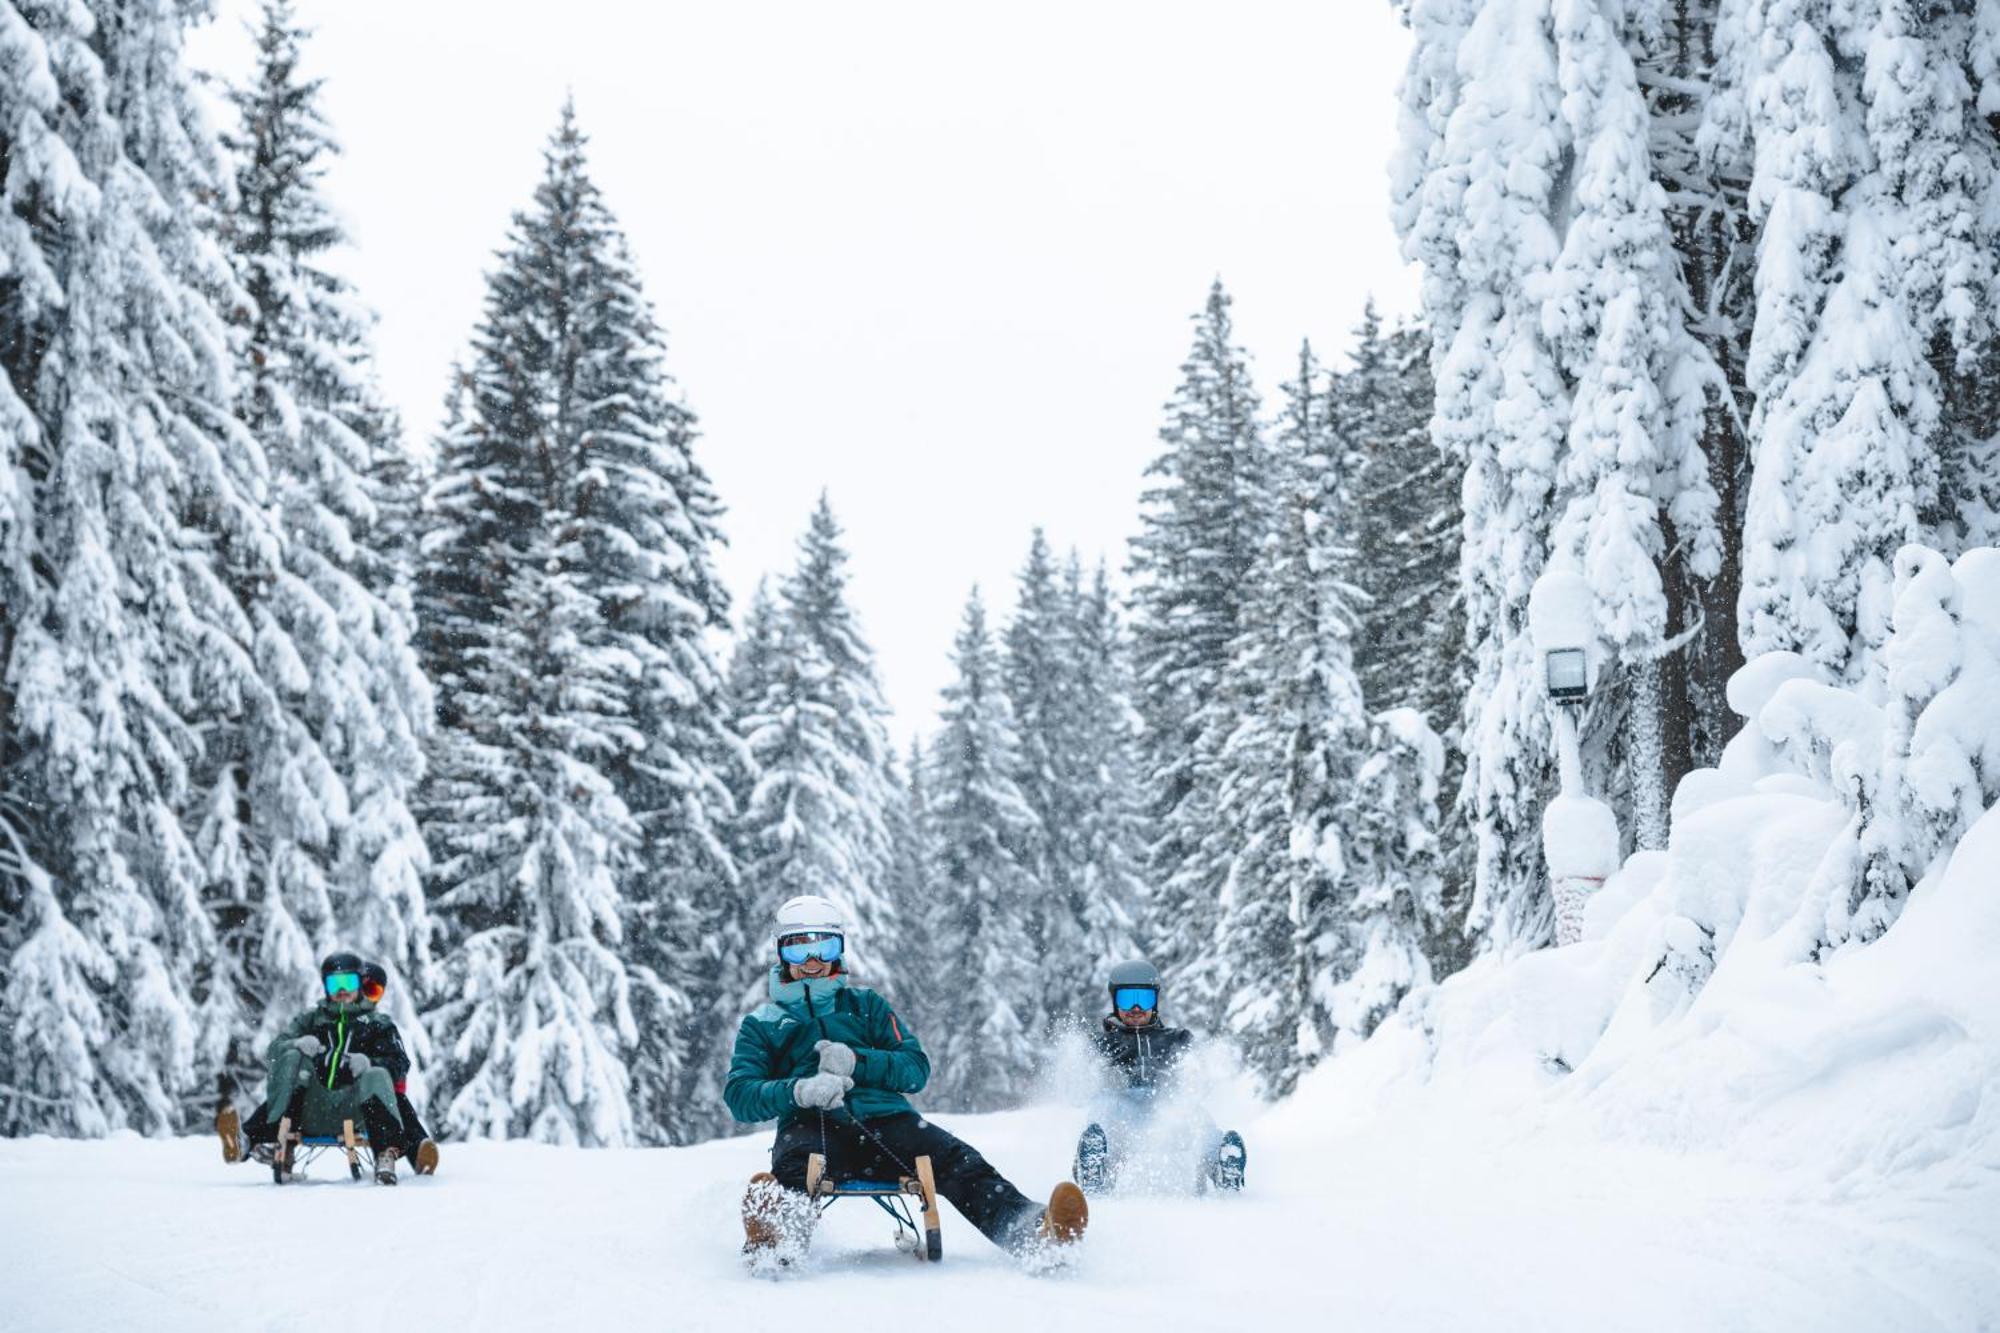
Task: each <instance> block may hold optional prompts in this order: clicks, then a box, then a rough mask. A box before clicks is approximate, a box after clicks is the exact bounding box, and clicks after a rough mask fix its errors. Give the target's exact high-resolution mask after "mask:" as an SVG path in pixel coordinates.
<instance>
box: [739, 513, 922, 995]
mask: <svg viewBox="0 0 2000 1333" xmlns="http://www.w3.org/2000/svg"><path fill="white" fill-rule="evenodd" d="M847 577H848V576H847V552H846V550H845V549H844V548H843V547H842V545H841V531H840V525H839V523H838V521H837V520H836V519H835V518H834V514H833V508H832V505H831V503H830V502H829V501H828V500H827V498H826V496H824V495H822V496H821V497H820V500H819V503H818V505H817V506H816V507H815V508H814V510H813V514H812V518H811V521H810V522H809V523H808V525H807V528H806V532H805V535H804V536H803V537H802V538H801V539H800V541H799V562H798V565H797V567H796V568H795V569H794V570H793V571H792V573H791V574H790V575H788V576H787V577H786V578H785V580H784V582H783V584H782V585H781V587H780V590H779V598H778V601H777V603H776V604H775V605H772V604H770V603H768V602H764V601H762V599H760V603H759V605H757V606H753V608H752V611H751V616H750V621H749V625H748V632H747V633H746V636H745V641H744V643H743V645H742V646H741V647H740V648H739V650H738V654H737V658H736V664H735V670H734V678H735V690H734V692H735V694H736V706H737V708H738V709H739V714H738V719H737V729H738V733H739V734H740V735H741V736H742V737H743V740H744V743H745V744H746V745H747V746H748V749H749V753H750V756H751V759H752V761H753V762H754V763H755V765H756V770H755V772H756V776H755V783H754V786H753V787H752V789H751V791H750V793H749V796H748V798H747V799H746V800H745V802H744V803H743V812H742V815H741V817H740V818H739V821H738V826H737V837H736V844H737V847H738V849H739V851H738V855H739V857H740V858H741V861H742V865H743V882H744V883H745V884H746V885H747V886H748V888H747V890H746V891H745V893H744V894H743V896H742V901H741V909H742V912H741V917H740V919H741V920H742V921H743V922H745V923H746V924H745V927H744V930H745V934H746V936H747V938H749V939H751V940H753V941H759V942H762V941H765V940H766V939H767V938H768V936H767V931H768V927H769V925H770V922H771V920H772V917H773V916H774V914H775V913H776V910H777V907H778V905H779V904H780V903H782V902H784V901H785V899H787V898H791V897H794V896H796V895H799V894H806V893H812V894H819V895H822V896H824V897H827V898H831V899H832V900H833V901H834V902H836V903H839V904H841V906H843V907H844V908H846V910H847V911H848V912H849V913H851V914H852V915H851V918H850V920H851V925H852V928H853V934H852V936H851V938H850V941H849V954H850V958H849V962H850V965H851V967H852V970H853V971H854V973H855V974H856V975H857V976H858V977H859V978H860V979H861V980H863V981H864V982H866V983H867V984H869V985H880V986H885V987H887V988H889V989H891V991H892V993H893V983H894V980H895V977H896V969H895V962H896V958H895V950H896V946H897V943H898V941H899V940H900V936H901V926H900V923H899V922H898V921H897V919H896V913H895V906H896V904H895V902H894V900H893V898H892V897H891V895H890V894H889V893H888V892H887V891H886V888H885V885H886V882H887V880H886V877H887V872H888V866H889V860H890V846H889V833H888V825H887V816H886V811H887V809H888V808H889V804H890V802H891V801H892V800H893V799H894V796H895V793H894V792H892V791H891V790H889V786H888V774H889V771H890V770H889V763H888V758H889V753H890V752H889V740H888V733H887V731H886V730H885V728H884V725H883V718H884V717H885V716H886V715H887V713H888V706H887V705H886V704H885V703H884V702H883V700H882V691H881V687H880V686H879V685H878V684H877V683H876V678H875V663H874V655H873V653H872V651H871V650H870V649H869V647H868V643H867V640H866V639H865V638H864V637H863V636H862V632H861V626H860V623H859V621H858V620H857V618H856V616H855V614H854V610H853V607H852V606H851V605H849V603H848V599H847ZM771 961H772V959H771V956H770V953H769V951H768V950H767V949H764V948H761V947H760V948H759V949H758V950H757V951H756V952H755V954H754V961H753V960H752V959H743V960H739V961H738V964H737V966H738V968H739V969H740V970H739V971H738V972H737V974H736V975H737V978H738V983H739V984H738V989H737V992H736V993H737V995H738V998H739V999H741V998H745V997H748V998H752V999H755V1000H758V1001H759V1002H761V997H762V996H763V991H764V972H765V970H766V969H767V968H768V966H769V965H770V962H771Z"/></svg>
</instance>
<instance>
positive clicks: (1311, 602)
mask: <svg viewBox="0 0 2000 1333" xmlns="http://www.w3.org/2000/svg"><path fill="white" fill-rule="evenodd" d="M1324 379H1325V377H1324V373H1323V371H1322V369H1321V367H1320V365H1319V363H1318V360H1317V359H1316V358H1315V357H1314V356H1313V353H1312V348H1311V347H1310V345H1308V346H1305V347H1302V348H1301V349H1300V353H1299V368H1298V375H1297V378H1296V379H1294V380H1292V381H1291V382H1289V383H1287V384H1286V385H1285V387H1284V393H1285V406H1284V408H1283V410H1282V411H1281V412H1280V414H1279V421H1278V429H1277V434H1276V437H1275V440H1274V471H1275V473H1276V479H1277V486H1276V491H1277V509H1276V525H1275V527H1274V529H1273V531H1272V533H1271V535H1270V536H1269V537H1268V538H1267V539H1266V540H1265V542H1264V545H1263V547H1262V549H1261V550H1260V552H1259V554H1258V559H1257V563H1256V566H1255V569H1254V571H1253V573H1254V579H1253V586H1254V588H1255V594H1254V599H1253V601H1252V602H1251V604H1250V606H1249V607H1248V608H1246V612H1245V615H1244V617H1243V629H1242V632H1241V633H1240V634H1239V635H1238V637H1237V640H1236V642H1235V644H1234V645H1233V653H1234V655H1233V661H1232V670H1231V672H1230V674H1229V678H1228V681H1227V682H1226V683H1225V686H1224V689H1225V691H1226V695H1225V697H1226V699H1227V701H1228V706H1227V707H1226V708H1224V709H1221V710H1218V715H1219V716H1220V717H1222V718H1225V719H1226V721H1225V722H1224V723H1223V724H1222V725H1225V726H1227V727H1228V730H1227V732H1226V733H1224V734H1222V735H1220V736H1217V737H1214V738H1213V739H1211V740H1210V741H1209V744H1210V745H1211V746H1212V747H1213V748H1214V749H1215V750H1216V751H1217V752H1218V753H1219V754H1220V755H1221V775H1222V776H1221V782H1220V796H1219V809H1218V813H1219V814H1220V816H1221V826H1222V827H1225V828H1227V829H1229V830H1230V831H1231V834H1230V836H1231V845H1230V848H1229V862H1228V870H1227V875H1226V878H1225V881H1224V887H1223V893H1222V899H1221V905H1220V920H1219V922H1218V927H1217V936H1216V947H1215V955H1214V958H1215V966H1216V968H1217V970H1218V972H1219V973H1220V975H1221V977H1222V978H1223V991H1222V1001H1223V1013H1224V1019H1225V1022H1226V1024H1227V1026H1228V1028H1229V1030H1230V1031H1231V1032H1232V1033H1234V1034H1235V1035H1236V1037H1237V1038H1238V1040H1239V1042H1240V1043H1241V1045H1242V1047H1243V1049H1244V1051H1245V1053H1246V1055H1247V1057H1248V1059H1249V1061H1250V1063H1251V1066H1252V1068H1254V1069H1256V1070H1257V1071H1258V1072H1259V1073H1260V1074H1261V1075H1262V1076H1263V1078H1264V1079H1265V1082H1266V1084H1267V1086H1269V1087H1271V1088H1272V1089H1274V1090H1276V1091H1281V1092H1282V1091H1288V1090H1289V1089H1290V1087H1291V1086H1292V1083H1293V1082H1294V1081H1295V1080H1296V1079H1297V1077H1298V1075H1299V1073H1300V1072H1301V1070H1302V1069H1303V1068H1304V1067H1305V1066H1306V1064H1308V1063H1309V1062H1310V1061H1312V1060H1313V1059H1315V1058H1317V1057H1318V1055H1320V1054H1321V1053H1322V1052H1323V1051H1325V1050H1326V1049H1328V1047H1329V1044H1330V1038H1331V1036H1332V1029H1333V1027H1334V1022H1333V1018H1332V1015H1331V1013H1330V1012H1329V1009H1328V1005H1327V1004H1326V996H1325V993H1324V990H1323V979H1325V978H1330V977H1331V978H1338V977H1345V976H1346V975H1348V974H1349V973H1350V972H1351V971H1352V970H1353V964H1354V959H1353V956H1352V948H1351V935H1352V931H1351V928H1350V927H1351V923H1352V910H1351V909H1352V902H1353V899H1354V896H1355V885H1354V881H1353V878H1352V875H1351V873H1350V871H1349V867H1348V855H1349V852H1348V843H1349V841H1350V839H1351V837H1352V832H1351V830H1352V825H1353V823H1354V821H1355V817H1356V815H1355V810H1354V798H1353V779H1354V774H1355V772H1356V771H1357V770H1358V769H1359V768H1360V766H1361V763H1362V759H1363V755H1364V753H1365V747H1366V745H1367V741H1368V721H1367V710H1366V707H1365V705H1364V704H1363V701H1362V696H1361V685H1360V681H1359V680H1358V679H1357V678H1356V676H1355V672H1354V665H1353V638H1354V632H1355V604H1356V603H1357V602H1358V601H1359V599H1360V596H1361V594H1360V593H1359V591H1358V590H1357V589H1355V588H1354V587H1353V586H1352V584H1351V583H1350V581H1349V579H1350V577H1351V573H1350V572H1351V570H1352V567H1353V552H1352V550H1351V549H1350V548H1349V547H1348V545H1347V535H1346V532H1345V530H1344V526H1345V524H1346V523H1347V522H1348V520H1349V518H1350V516H1351V514H1352V511H1353V507H1354V506H1353V495H1352V486H1353V473H1354V470H1355V462H1356V459H1355V457H1354V456H1353V454H1352V452H1351V450H1350V449H1349V448H1348V446H1347V442H1346V441H1345V440H1344V439H1343V438H1342V437H1341V436H1340V435H1339V434H1338V433H1337V432H1336V431H1335V429H1334V425H1333V420H1332V415H1331V411H1330V403H1329V394H1328V390H1327V387H1326V385H1325V383H1324Z"/></svg>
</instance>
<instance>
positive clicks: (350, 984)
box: [326, 972, 361, 995]
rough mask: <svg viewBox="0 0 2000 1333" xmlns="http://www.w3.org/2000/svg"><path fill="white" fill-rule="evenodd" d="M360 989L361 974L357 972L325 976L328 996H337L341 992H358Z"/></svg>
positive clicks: (332, 973) (334, 973)
mask: <svg viewBox="0 0 2000 1333" xmlns="http://www.w3.org/2000/svg"><path fill="white" fill-rule="evenodd" d="M360 989H361V974H360V973H359V972H329V973H327V974H326V993H327V994H328V995H338V994H340V993H341V992H342V991H358V990H360Z"/></svg>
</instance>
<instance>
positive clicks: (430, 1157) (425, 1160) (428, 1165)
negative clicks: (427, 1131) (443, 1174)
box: [410, 1139, 438, 1176]
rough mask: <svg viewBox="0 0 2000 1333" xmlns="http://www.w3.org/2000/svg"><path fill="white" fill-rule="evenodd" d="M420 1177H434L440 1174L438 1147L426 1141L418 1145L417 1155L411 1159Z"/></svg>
mask: <svg viewBox="0 0 2000 1333" xmlns="http://www.w3.org/2000/svg"><path fill="white" fill-rule="evenodd" d="M410 1160H411V1162H412V1163H413V1164H414V1165H415V1166H416V1168H417V1174H418V1175H420V1176H434V1175H436V1174H437V1173H438V1146H437V1144H435V1143H433V1142H431V1141H430V1140H429V1139H425V1140H424V1141H423V1142H422V1143H419V1144H418V1145H417V1155H416V1156H415V1157H413V1158H411V1159H410Z"/></svg>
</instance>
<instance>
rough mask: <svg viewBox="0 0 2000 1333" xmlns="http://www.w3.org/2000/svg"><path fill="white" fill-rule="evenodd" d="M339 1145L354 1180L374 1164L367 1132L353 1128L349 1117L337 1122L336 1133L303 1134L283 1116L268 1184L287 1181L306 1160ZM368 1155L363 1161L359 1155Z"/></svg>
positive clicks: (285, 1182)
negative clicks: (338, 1131)
mask: <svg viewBox="0 0 2000 1333" xmlns="http://www.w3.org/2000/svg"><path fill="white" fill-rule="evenodd" d="M332 1148H338V1149H340V1150H341V1152H342V1153H343V1154H344V1155H345V1156H346V1158H347V1173H348V1175H349V1176H350V1177H352V1178H353V1179H355V1180H359V1179H361V1177H362V1175H363V1173H364V1171H367V1172H372V1171H373V1170H374V1167H375V1150H374V1149H373V1148H372V1147H370V1146H369V1143H368V1131H366V1130H362V1129H356V1128H355V1127H354V1122H353V1121H352V1120H343V1121H341V1122H340V1133H338V1134H304V1133H301V1132H300V1131H299V1130H298V1129H297V1128H295V1127H294V1126H293V1124H292V1118H291V1117H290V1116H286V1117H285V1118H284V1119H282V1120H280V1121H279V1122H278V1152H277V1156H275V1157H274V1158H272V1159H271V1183H272V1184H274V1185H286V1184H290V1183H291V1182H292V1180H293V1179H295V1178H296V1177H297V1176H298V1174H299V1173H300V1172H302V1171H303V1170H305V1168H306V1165H307V1163H309V1162H311V1161H312V1160H313V1159H314V1158H316V1157H318V1156H319V1155H320V1154H321V1153H323V1152H326V1151H327V1150H329V1149H332ZM364 1153H366V1154H367V1160H366V1162H365V1164H364V1162H363V1160H362V1155H363V1154H364Z"/></svg>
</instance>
